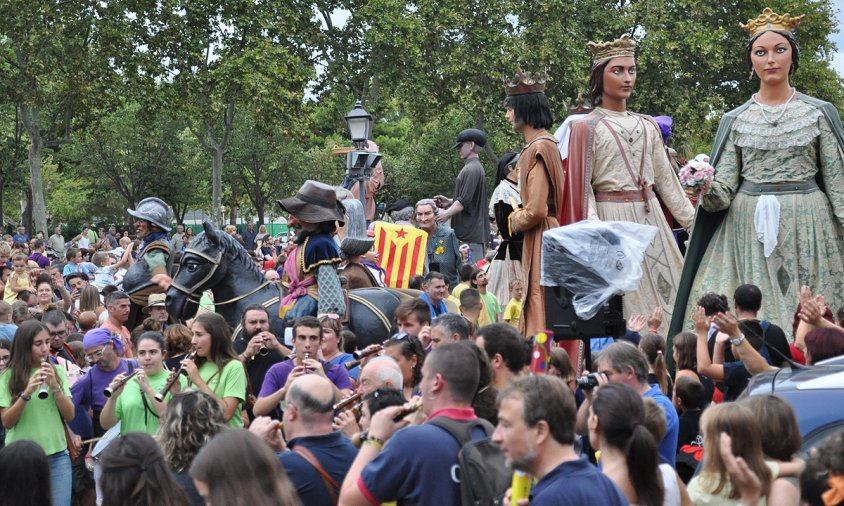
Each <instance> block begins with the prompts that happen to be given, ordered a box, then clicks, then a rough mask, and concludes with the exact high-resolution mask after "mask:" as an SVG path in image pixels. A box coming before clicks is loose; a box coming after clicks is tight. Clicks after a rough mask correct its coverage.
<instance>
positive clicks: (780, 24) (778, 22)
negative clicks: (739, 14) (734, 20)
mask: <svg viewBox="0 0 844 506" xmlns="http://www.w3.org/2000/svg"><path fill="white" fill-rule="evenodd" d="M805 16H806V15H805V14H803V15H801V16H797V17H792V16H791V14H789V13H787V12H786V13H785V14H783V15H779V14H777V13H776V12H774V11H772V10H771V8H770V7H765V10H763V11H762V14H760V15H759V17H758V18H756V19H748V20H747V24H746V25H745V24H743V23H739V26H740V27H742V28H744V29H745V30H746V31H747V32H748V33H749V34H750V35H756V34H757V33H759V32H764V31H768V30H781V31H784V32H793V31H794V29H795V28H797V27H798V26H799V25H800V22H801V21H803V18H804V17H805Z"/></svg>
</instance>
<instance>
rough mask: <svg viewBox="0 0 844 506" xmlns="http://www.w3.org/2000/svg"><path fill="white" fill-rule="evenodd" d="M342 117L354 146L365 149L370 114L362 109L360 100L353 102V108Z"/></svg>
mask: <svg viewBox="0 0 844 506" xmlns="http://www.w3.org/2000/svg"><path fill="white" fill-rule="evenodd" d="M343 119H345V120H346V126H347V127H348V128H349V137H351V138H352V143H354V145H355V147H356V148H358V149H366V144H367V141H368V140H369V134H370V132H371V131H372V115H371V114H369V113H368V112H366V111H365V110H364V109H363V104H362V103H361V101H360V100H358V101H357V102H355V108H354V109H352V110H351V111H350V112H349V114H347V115H346V116H345V117H344V118H343Z"/></svg>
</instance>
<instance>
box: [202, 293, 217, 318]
mask: <svg viewBox="0 0 844 506" xmlns="http://www.w3.org/2000/svg"><path fill="white" fill-rule="evenodd" d="M199 308H200V309H204V310H205V311H208V312H211V313H213V312H214V301H213V300H211V297H210V296H209V295H208V292H207V291H205V292H202V297H200V298H199Z"/></svg>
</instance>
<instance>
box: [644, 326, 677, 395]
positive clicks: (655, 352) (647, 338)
mask: <svg viewBox="0 0 844 506" xmlns="http://www.w3.org/2000/svg"><path fill="white" fill-rule="evenodd" d="M639 349H640V350H642V353H644V354H645V357H647V359H648V365H649V366H650V367H651V369H653V372H654V376H656V379H657V383H658V384H659V389H660V390H662V393H664V394H665V395H667V396H668V397H671V395H672V392H671V389H670V388H669V381H671V378H669V377H668V369H667V368H666V367H665V338H663V337H662V336H661V335H659V334H645V335H644V336H642V340H641V341H639Z"/></svg>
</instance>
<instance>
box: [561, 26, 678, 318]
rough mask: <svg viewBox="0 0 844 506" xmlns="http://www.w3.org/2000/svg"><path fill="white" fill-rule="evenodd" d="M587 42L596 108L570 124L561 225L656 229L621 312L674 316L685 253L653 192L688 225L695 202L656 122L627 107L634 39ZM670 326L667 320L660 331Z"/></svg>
mask: <svg viewBox="0 0 844 506" xmlns="http://www.w3.org/2000/svg"><path fill="white" fill-rule="evenodd" d="M588 46H589V49H590V50H591V51H592V54H593V58H594V59H593V64H592V74H591V77H590V79H589V94H590V99H591V100H592V105H593V106H595V108H594V110H593V111H592V112H591V113H589V114H588V115H586V116H584V117H583V118H580V119H578V120H576V121H575V122H574V123H572V126H571V137H570V141H569V158H568V172H567V174H566V197H567V205H566V207H565V209H564V214H563V221H562V224H564V225H565V224H570V223H575V222H577V221H580V220H586V219H588V220H603V221H632V222H635V223H640V224H645V225H653V226H655V227H657V228H658V229H659V232H658V234H657V236H656V238H655V239H654V240H653V242H652V243H651V245H650V247H648V249H647V251H646V252H645V259H644V261H643V265H642V267H643V271H644V274H643V275H642V279H641V281H640V283H639V289H638V290H636V291H634V292H628V293H626V294H625V295H624V313H625V316H626V317H628V318H629V317H631V316H633V315H636V314H650V313H651V312H652V311H653V310H654V309H655V308H657V307H661V308H662V310H663V311H664V312H665V313H666V314H667V315H668V316H669V317H670V315H671V311H672V309H673V307H674V297H675V294H676V291H677V286H678V285H679V282H680V271H681V269H682V267H683V257H682V256H681V254H680V250H679V248H678V247H677V242H676V241H675V239H674V235H673V234H672V231H671V228H670V227H669V226H668V223H667V222H666V220H665V215H664V214H663V213H662V209H661V208H660V204H659V201H658V200H657V199H656V196H655V194H654V192H656V193H658V194H659V196H660V197H662V201H663V202H664V203H665V205H666V206H667V207H668V210H669V211H670V212H671V214H672V215H674V217H675V218H676V219H677V221H678V222H680V224H681V225H683V226H684V227H688V226H689V225H691V222H692V219H693V217H694V208H693V207H692V205H691V203H690V202H689V199H688V198H687V196H686V194H685V193H684V191H683V188H682V187H681V186H680V182H679V180H678V179H677V176H676V174H675V172H674V169H673V168H672V166H671V162H670V161H669V159H668V156H667V155H666V152H665V146H664V145H663V142H662V135H661V134H660V129H659V126H658V125H657V124H656V123H655V122H654V120H653V119H652V118H651V117H650V116H646V115H644V114H637V113H634V112H630V111H628V110H627V100H628V99H629V98H630V95H631V94H632V93H633V87H634V86H635V84H636V60H635V50H636V42H635V41H634V40H633V39H632V38H631V37H630V36H629V35H623V36H622V37H621V38H619V39H616V40H614V41H612V42H602V43H594V42H590V43H589V44H588ZM667 327H668V323H667V321H665V322H663V324H662V327H661V328H660V333H661V334H663V335H664V334H665V331H666V330H667Z"/></svg>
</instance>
